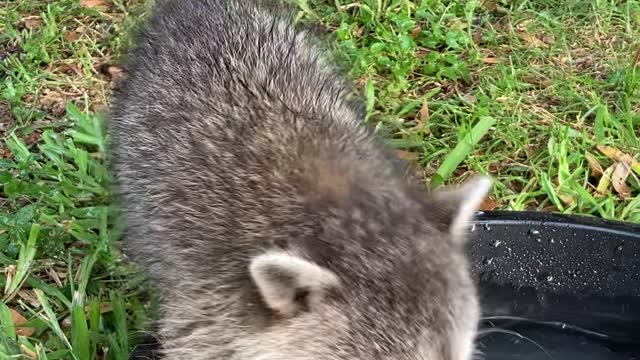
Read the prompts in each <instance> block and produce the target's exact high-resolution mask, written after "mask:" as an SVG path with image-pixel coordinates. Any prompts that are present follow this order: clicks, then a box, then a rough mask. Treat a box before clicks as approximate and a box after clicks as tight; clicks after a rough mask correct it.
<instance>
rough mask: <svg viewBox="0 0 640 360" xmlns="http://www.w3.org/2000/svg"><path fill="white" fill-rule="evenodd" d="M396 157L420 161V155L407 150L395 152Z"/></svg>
mask: <svg viewBox="0 0 640 360" xmlns="http://www.w3.org/2000/svg"><path fill="white" fill-rule="evenodd" d="M394 152H395V154H396V156H397V157H398V158H400V159H402V160H407V161H418V154H416V153H414V152H410V151H405V150H395V151H394Z"/></svg>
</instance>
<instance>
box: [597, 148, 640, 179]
mask: <svg viewBox="0 0 640 360" xmlns="http://www.w3.org/2000/svg"><path fill="white" fill-rule="evenodd" d="M596 148H597V149H598V150H599V151H600V152H601V153H603V154H604V155H606V156H607V157H608V158H609V159H611V160H614V161H618V162H623V163H625V164H627V165H628V166H629V167H630V168H631V170H633V172H635V173H636V174H638V175H640V162H639V161H638V160H636V159H634V158H633V156H631V155H628V154H625V153H623V152H622V151H620V150H618V149H616V148H613V147H611V146H605V145H597V146H596Z"/></svg>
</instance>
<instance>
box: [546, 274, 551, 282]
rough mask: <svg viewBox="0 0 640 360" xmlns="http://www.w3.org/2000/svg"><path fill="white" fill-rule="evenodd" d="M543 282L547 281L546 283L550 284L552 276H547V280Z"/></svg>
mask: <svg viewBox="0 0 640 360" xmlns="http://www.w3.org/2000/svg"><path fill="white" fill-rule="evenodd" d="M545 280H547V282H548V283H550V282H552V281H553V276H551V275H547V278H546V279H545Z"/></svg>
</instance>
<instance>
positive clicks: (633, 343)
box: [470, 212, 640, 360]
mask: <svg viewBox="0 0 640 360" xmlns="http://www.w3.org/2000/svg"><path fill="white" fill-rule="evenodd" d="M470 255H471V258H472V264H473V270H474V272H475V274H476V275H477V277H478V279H479V284H480V294H481V298H482V303H483V311H484V316H485V319H486V320H485V322H484V326H483V329H484V331H485V332H486V331H488V334H485V335H482V336H480V338H479V341H478V345H479V350H480V351H482V352H483V353H484V354H485V356H484V358H485V359H487V360H494V359H495V360H502V359H513V360H517V359H527V360H537V359H558V360H562V359H582V360H586V359H593V360H599V359H640V226H636V225H631V224H625V223H619V222H612V221H605V220H602V219H598V218H591V217H577V216H565V215H556V214H548V213H531V212H487V213H479V216H478V219H477V221H476V222H475V224H474V226H473V227H472V241H471V244H470Z"/></svg>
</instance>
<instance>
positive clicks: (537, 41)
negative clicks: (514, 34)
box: [518, 32, 548, 48]
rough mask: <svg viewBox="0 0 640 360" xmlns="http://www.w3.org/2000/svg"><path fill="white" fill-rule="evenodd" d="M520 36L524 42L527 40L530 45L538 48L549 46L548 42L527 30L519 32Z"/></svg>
mask: <svg viewBox="0 0 640 360" xmlns="http://www.w3.org/2000/svg"><path fill="white" fill-rule="evenodd" d="M518 37H519V38H520V39H521V40H523V41H524V42H526V43H527V44H528V45H531V46H533V47H536V48H546V47H547V46H548V44H547V43H545V42H544V41H542V40H540V39H538V38H537V37H535V36H534V35H531V34H529V33H526V32H519V33H518Z"/></svg>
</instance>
